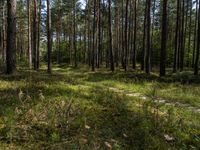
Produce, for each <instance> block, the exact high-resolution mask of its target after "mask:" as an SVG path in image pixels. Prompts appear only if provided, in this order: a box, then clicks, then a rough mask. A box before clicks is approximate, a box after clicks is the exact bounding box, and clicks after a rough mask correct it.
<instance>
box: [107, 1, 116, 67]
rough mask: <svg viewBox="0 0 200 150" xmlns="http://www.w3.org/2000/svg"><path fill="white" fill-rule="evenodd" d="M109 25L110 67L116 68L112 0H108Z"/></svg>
mask: <svg viewBox="0 0 200 150" xmlns="http://www.w3.org/2000/svg"><path fill="white" fill-rule="evenodd" d="M108 27H109V49H110V69H111V71H114V70H115V65H114V57H113V49H112V18H111V0H108Z"/></svg>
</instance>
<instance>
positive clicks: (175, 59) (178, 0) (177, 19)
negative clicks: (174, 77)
mask: <svg viewBox="0 0 200 150" xmlns="http://www.w3.org/2000/svg"><path fill="white" fill-rule="evenodd" d="M179 6H180V0H177V10H176V11H177V14H176V34H175V49H174V64H173V72H174V73H175V72H176V71H177V64H178V44H179V24H180V23H179V13H180V7H179Z"/></svg>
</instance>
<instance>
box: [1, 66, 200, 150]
mask: <svg viewBox="0 0 200 150" xmlns="http://www.w3.org/2000/svg"><path fill="white" fill-rule="evenodd" d="M54 68H55V69H54V70H53V72H54V74H53V75H51V76H50V75H48V74H46V73H45V71H44V70H43V69H42V70H40V71H38V72H34V71H31V72H27V71H23V70H21V73H19V74H17V75H15V76H6V75H1V76H0V79H1V80H0V83H1V84H0V96H1V99H0V104H1V105H0V108H1V109H0V137H1V140H0V141H1V142H0V143H1V144H0V147H2V148H3V147H14V148H16V149H30V148H31V149H43V148H45V149H47V148H48V149H111V148H112V149H119V150H120V149H191V148H194V149H195V148H196V149H199V139H200V127H199V123H200V122H199V120H200V115H199V113H197V112H193V111H191V110H189V109H188V107H189V106H191V105H193V106H195V107H199V106H200V103H199V102H200V101H199V92H198V91H199V86H198V85H188V84H181V82H180V81H177V82H176V83H173V82H169V80H167V81H165V79H164V78H163V79H159V78H158V77H157V76H156V75H152V76H148V77H147V76H146V75H144V74H142V73H140V72H135V73H133V72H127V73H124V72H121V71H120V70H119V71H117V72H116V73H111V72H109V71H106V70H102V69H101V70H99V71H97V72H95V73H93V72H90V71H88V68H85V67H84V66H82V69H81V68H77V69H73V68H70V67H68V68H67V67H66V66H62V67H56V66H54ZM44 69H45V68H44ZM178 76H179V75H177V76H176V75H174V76H173V77H171V78H173V80H176V77H177V78H178ZM179 77H180V76H179ZM180 78H182V80H185V78H184V76H181V77H180ZM180 78H179V79H180ZM171 81H172V80H171ZM110 87H115V88H118V89H121V90H123V91H121V93H120V92H114V91H111V90H110V89H109V88H110ZM191 87H194V88H191ZM132 92H133V93H134V92H135V93H136V92H137V93H141V94H144V95H145V97H146V98H145V99H143V98H141V97H137V96H136V97H131V96H128V95H127V93H132ZM175 96H176V98H174V97H175ZM183 97H185V99H184V98H183ZM189 97H191V99H190V101H191V102H188V101H187V99H188V98H189ZM157 98H163V99H167V100H169V102H168V103H170V104H173V103H176V102H177V101H178V102H181V103H182V102H184V103H187V104H188V105H189V106H188V107H181V106H178V105H177V106H176V105H164V104H158V103H157ZM179 98H180V99H179ZM182 98H183V99H182Z"/></svg>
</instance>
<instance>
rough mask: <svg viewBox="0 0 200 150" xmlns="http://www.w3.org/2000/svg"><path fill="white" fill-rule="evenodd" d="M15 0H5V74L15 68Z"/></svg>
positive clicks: (13, 70) (11, 72) (12, 71)
mask: <svg viewBox="0 0 200 150" xmlns="http://www.w3.org/2000/svg"><path fill="white" fill-rule="evenodd" d="M16 3H17V2H16V0H7V10H8V11H7V15H8V18H7V24H8V26H7V51H6V52H7V55H6V65H7V68H6V69H7V70H6V73H7V74H13V73H14V72H15V70H16Z"/></svg>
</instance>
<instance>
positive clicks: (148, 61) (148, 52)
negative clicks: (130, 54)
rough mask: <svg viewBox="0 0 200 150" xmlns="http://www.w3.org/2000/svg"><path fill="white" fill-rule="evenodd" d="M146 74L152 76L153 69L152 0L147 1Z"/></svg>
mask: <svg viewBox="0 0 200 150" xmlns="http://www.w3.org/2000/svg"><path fill="white" fill-rule="evenodd" d="M145 59H146V60H145V63H146V65H145V72H146V73H147V74H150V68H151V0H147V45H146V58H145Z"/></svg>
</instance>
